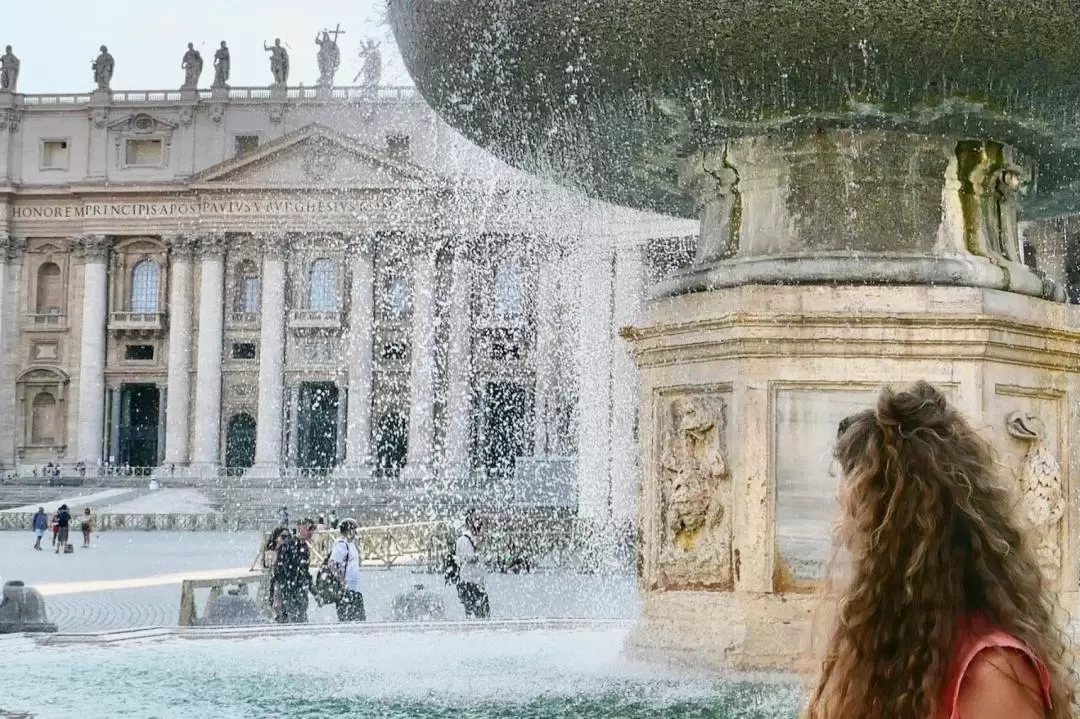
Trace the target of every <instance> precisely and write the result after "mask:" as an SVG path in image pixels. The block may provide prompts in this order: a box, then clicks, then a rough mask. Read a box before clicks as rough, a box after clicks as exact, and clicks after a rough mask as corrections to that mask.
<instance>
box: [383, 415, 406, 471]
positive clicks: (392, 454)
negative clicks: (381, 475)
mask: <svg viewBox="0 0 1080 719" xmlns="http://www.w3.org/2000/svg"><path fill="white" fill-rule="evenodd" d="M408 441H409V428H408V427H407V426H406V424H405V418H404V417H402V416H401V415H400V414H398V413H397V412H387V413H386V414H383V415H381V416H380V417H379V420H378V422H377V423H376V424H375V461H376V462H377V463H378V466H379V469H381V470H384V471H389V472H394V471H397V470H399V469H401V468H402V467H404V466H405V453H406V451H407V450H408V448H409V445H408Z"/></svg>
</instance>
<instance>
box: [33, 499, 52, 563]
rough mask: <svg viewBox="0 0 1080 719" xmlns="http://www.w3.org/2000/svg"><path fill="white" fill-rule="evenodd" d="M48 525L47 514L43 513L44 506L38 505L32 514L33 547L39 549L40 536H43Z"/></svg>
mask: <svg viewBox="0 0 1080 719" xmlns="http://www.w3.org/2000/svg"><path fill="white" fill-rule="evenodd" d="M48 527H49V515H47V514H45V508H44V507H38V510H37V514H35V515H34V549H36V550H38V551H39V552H40V551H41V538H42V537H44V536H45V530H46V529H47V528H48Z"/></svg>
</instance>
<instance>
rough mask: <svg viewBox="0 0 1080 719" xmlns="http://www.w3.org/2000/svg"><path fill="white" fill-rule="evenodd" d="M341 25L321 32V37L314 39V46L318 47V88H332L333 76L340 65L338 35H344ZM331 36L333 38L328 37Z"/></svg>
mask: <svg viewBox="0 0 1080 719" xmlns="http://www.w3.org/2000/svg"><path fill="white" fill-rule="evenodd" d="M344 34H345V31H344V30H342V29H341V23H338V24H337V27H335V28H334V29H333V30H323V31H322V35H321V36H316V37H315V44H316V45H318V46H319V57H318V59H319V82H318V86H319V87H333V86H334V74H335V73H336V72H337V70H338V67H339V66H340V65H341V51H340V50H339V49H338V42H337V40H338V35H344ZM331 35H333V37H330V36H331Z"/></svg>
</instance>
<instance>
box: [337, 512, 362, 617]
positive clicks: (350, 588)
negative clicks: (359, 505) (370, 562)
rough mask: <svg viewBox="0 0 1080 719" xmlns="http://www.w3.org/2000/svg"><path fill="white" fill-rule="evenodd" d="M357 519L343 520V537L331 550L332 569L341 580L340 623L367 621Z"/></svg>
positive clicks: (338, 614) (341, 529)
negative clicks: (358, 546)
mask: <svg viewBox="0 0 1080 719" xmlns="http://www.w3.org/2000/svg"><path fill="white" fill-rule="evenodd" d="M359 528H360V525H359V524H358V523H357V521H356V520H355V519H343V520H341V524H340V525H339V529H340V531H341V536H340V537H338V538H337V540H335V541H334V544H333V546H332V547H331V548H330V569H331V571H332V572H334V574H335V575H336V576H337V577H338V579H340V580H341V586H342V592H341V596H340V598H339V599H338V603H337V618H338V621H339V622H362V621H364V620H366V619H367V613H366V612H365V611H364V595H363V594H361V593H360V550H359V549H358V548H357V547H356V530H357V529H359Z"/></svg>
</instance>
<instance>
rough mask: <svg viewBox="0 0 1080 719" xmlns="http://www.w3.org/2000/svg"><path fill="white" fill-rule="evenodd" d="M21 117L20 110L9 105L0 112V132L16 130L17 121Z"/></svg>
mask: <svg viewBox="0 0 1080 719" xmlns="http://www.w3.org/2000/svg"><path fill="white" fill-rule="evenodd" d="M21 119H22V111H20V110H18V109H16V108H14V107H9V108H6V109H5V110H4V111H3V112H0V132H3V131H4V130H8V131H9V132H17V131H18V129H19V121H20V120H21Z"/></svg>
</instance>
